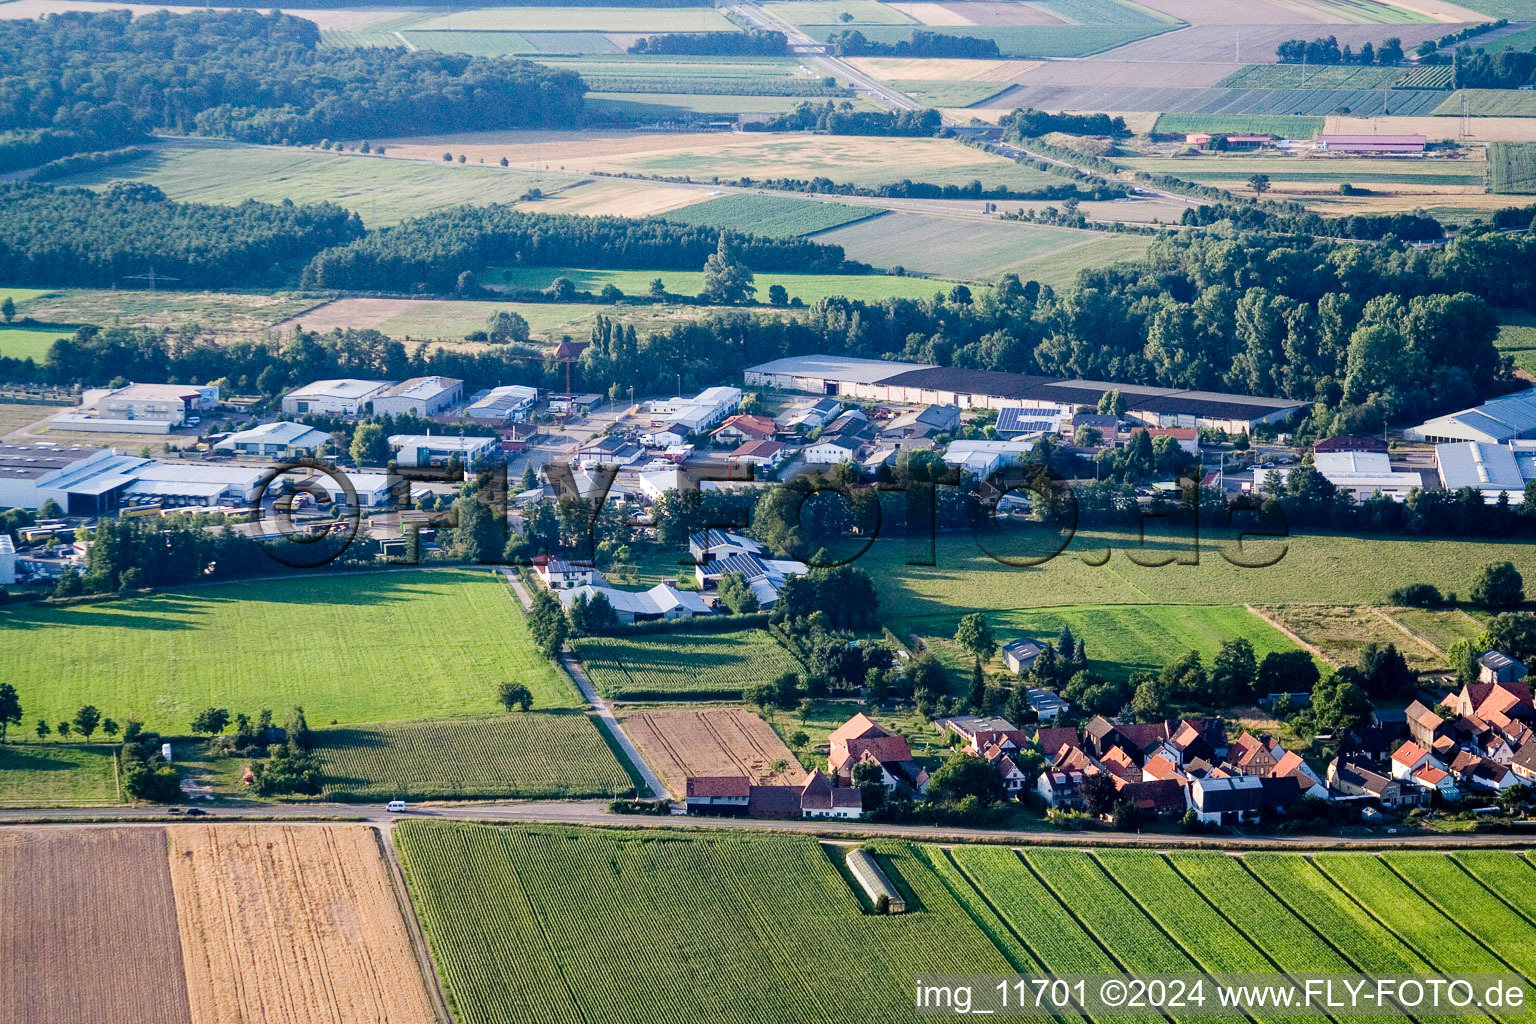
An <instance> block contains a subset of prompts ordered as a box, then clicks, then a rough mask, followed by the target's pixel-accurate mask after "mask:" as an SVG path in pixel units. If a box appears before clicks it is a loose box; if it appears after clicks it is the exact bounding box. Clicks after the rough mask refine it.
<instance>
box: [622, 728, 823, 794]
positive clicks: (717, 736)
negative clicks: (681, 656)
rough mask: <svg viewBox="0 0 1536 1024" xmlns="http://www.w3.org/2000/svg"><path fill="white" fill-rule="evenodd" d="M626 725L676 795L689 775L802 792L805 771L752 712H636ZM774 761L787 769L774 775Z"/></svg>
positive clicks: (631, 737)
mask: <svg viewBox="0 0 1536 1024" xmlns="http://www.w3.org/2000/svg"><path fill="white" fill-rule="evenodd" d="M622 721H623V724H624V731H625V732H627V733H629V738H630V739H632V740H634V741H635V745H636V746H637V747H639V748H640V753H641V754H642V755H643V756H644V757H645V759H646V760H647V761H649V762H650V764H651V767H652V768H655V769H656V773H657V774H658V775H660V776H661V779H662V781H663V782H665V783H666V784H667V788H668V789H670V790H672V792H674V793H681V792H682V791H683V787H684V780H685V779H687V777H688V776H690V775H745V776H747V777H748V778H749V779H751V780H752V782H753V784H755V785H787V786H798V785H800V784H801V783H803V782H804V781H805V770H804V769H802V768H801V767H800V762H799V761H797V760H796V759H795V755H794V754H793V753H792V752H791V751H790V749H789V748H788V747H786V746H785V745H784V741H783V740H781V739H779V736H778V733H776V732H774V731H773V727H772V726H770V725H769V724H768V723H767V722H765V721H763V720H762V719H761V718H759V717H757V716H756V715H754V714H752V713H751V712H750V711H744V710H742V709H740V708H708V709H705V710H702V711H636V712H632V713H630V714H626V715H624V716H623V718H622ZM775 761H785V762H787V763H788V767H787V768H786V769H785V770H784V771H783V772H779V773H775V772H774V770H773V764H774V762H775Z"/></svg>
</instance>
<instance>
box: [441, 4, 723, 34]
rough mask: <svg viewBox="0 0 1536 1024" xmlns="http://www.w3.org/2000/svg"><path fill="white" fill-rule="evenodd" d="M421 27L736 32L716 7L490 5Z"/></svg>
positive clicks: (529, 30) (494, 30)
mask: <svg viewBox="0 0 1536 1024" xmlns="http://www.w3.org/2000/svg"><path fill="white" fill-rule="evenodd" d="M411 27H412V28H413V29H415V30H417V31H436V30H442V31H460V32H465V31H473V32H498V31H499V32H507V31H512V32H735V31H738V30H737V28H736V26H735V25H733V24H731V23H730V22H729V21H727V20H726V18H725V16H724V15H722V14H721V13H720V12H718V11H716V10H715V9H714V8H713V7H644V6H640V5H635V6H632V7H559V6H549V7H524V6H522V5H518V6H515V7H489V8H479V9H471V10H461V11H454V12H452V13H450V14H442V15H438V16H435V17H428V18H426V19H424V20H422V21H418V22H416V23H415V24H413V25H412V26H411Z"/></svg>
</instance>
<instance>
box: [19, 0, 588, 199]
mask: <svg viewBox="0 0 1536 1024" xmlns="http://www.w3.org/2000/svg"><path fill="white" fill-rule="evenodd" d="M0 51H3V52H4V53H5V54H6V55H7V64H6V68H5V71H4V73H3V77H0V124H3V125H5V126H6V127H7V128H10V129H13V131H12V132H11V133H8V134H7V135H4V136H0V169H3V170H12V169H14V168H16V167H20V166H26V165H27V164H26V163H25V162H23V161H30V162H32V163H37V162H41V161H40V160H39V159H38V157H39V156H41V158H42V159H43V160H47V159H52V158H54V157H60V156H64V155H66V153H67V152H78V151H82V150H86V149H110V148H114V147H116V146H122V145H126V144H129V143H132V142H136V141H139V140H140V139H141V138H142V137H143V135H144V133H145V131H147V130H150V129H164V130H167V131H171V132H174V133H176V134H194V133H195V134H203V135H224V136H231V137H234V138H240V139H248V140H251V141H255V142H264V143H278V142H287V141H292V142H319V141H321V140H322V139H328V138H335V137H338V136H341V137H353V138H359V137H360V138H369V137H378V136H388V135H399V134H406V133H410V132H426V131H431V132H463V131H480V130H486V129H492V128H510V127H524V126H559V127H570V126H573V125H575V124H577V123H579V122H580V119H581V116H582V104H583V95H584V93H585V90H586V86H585V85H584V84H583V82H582V80H581V78H580V76H578V75H576V74H575V73H573V72H569V71H559V70H555V69H552V68H548V67H545V66H542V65H539V64H535V63H532V62H530V61H522V60H510V59H505V58H484V57H469V56H464V55H460V54H447V53H437V52H434V51H428V50H421V51H418V50H406V49H396V50H390V49H379V48H374V47H368V48H359V49H332V48H322V47H321V46H320V30H319V27H318V26H317V25H316V24H315V23H314V22H312V21H306V20H303V19H300V18H295V17H291V16H289V15H285V14H281V13H278V12H276V11H274V12H272V13H270V14H258V13H256V12H253V11H196V12H192V13H190V14H188V15H187V16H186V17H182V16H181V15H180V14H171V13H168V12H164V11H157V12H150V13H148V14H145V15H144V16H143V17H133V16H132V14H131V13H130V12H128V11H107V12H104V13H99V14H95V13H80V12H67V13H62V14H60V15H58V16H56V17H54V16H50V17H47V18H40V19H31V20H27V19H16V20H12V21H7V22H6V23H5V24H3V25H0ZM13 149H14V150H15V152H14V153H13V152H11V151H12V150H13ZM50 150H51V151H50Z"/></svg>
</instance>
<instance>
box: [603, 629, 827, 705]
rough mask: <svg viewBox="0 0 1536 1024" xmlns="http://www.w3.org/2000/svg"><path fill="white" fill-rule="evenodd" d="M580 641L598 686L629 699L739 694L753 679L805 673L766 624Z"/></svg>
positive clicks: (735, 696) (733, 697) (609, 694)
mask: <svg viewBox="0 0 1536 1024" xmlns="http://www.w3.org/2000/svg"><path fill="white" fill-rule="evenodd" d="M574 646H575V650H576V655H577V657H579V658H580V659H581V662H582V665H583V667H584V668H585V669H586V670H587V675H588V676H589V677H591V679H592V682H593V684H594V685H596V686H597V688H598V690H599V691H601V692H602V694H603V695H604V696H606V697H617V698H620V699H624V700H705V699H731V700H736V699H740V697H741V691H742V690H743V689H744V688H745V687H746V686H748V685H749V684H752V683H760V682H769V681H772V680H774V679H776V678H778V677H779V676H780V675H782V674H784V673H785V672H794V673H797V674H801V675H803V674H804V673H805V668H804V667H803V666H802V665H801V664H800V662H799V661H798V660H797V659H796V658H795V657H794V655H792V654H790V653H789V652H788V651H787V650H785V649H784V648H783V647H782V646H781V645H780V644H779V643H778V641H776V640H775V639H774V638H773V635H772V634H771V633H769V632H768V631H767V630H766V629H762V628H751V629H738V630H730V631H721V630H710V629H700V630H695V631H692V632H690V631H686V630H679V631H676V632H667V633H636V634H632V635H620V636H593V637H583V638H581V639H579V640H577V641H575V642H574Z"/></svg>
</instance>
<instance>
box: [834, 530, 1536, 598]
mask: <svg viewBox="0 0 1536 1024" xmlns="http://www.w3.org/2000/svg"><path fill="white" fill-rule="evenodd" d="M1155 531H1156V527H1155V523H1153V524H1149V526H1148V534H1149V536H1148V541H1147V550H1146V551H1145V552H1135V553H1136V554H1137V557H1138V558H1141V559H1142V560H1143V561H1149V560H1152V559H1153V558H1154V557H1157V558H1162V557H1167V556H1168V555H1170V554H1175V555H1178V556H1179V557H1184V558H1189V557H1191V556H1192V555H1193V553H1194V552H1193V550H1192V545H1191V544H1190V543H1189V542H1188V540H1187V539H1185V540H1181V541H1178V542H1177V543H1175V542H1174V541H1173V540H1171V539H1166V538H1165V539H1159V538H1158V535H1157V534H1156V532H1155ZM988 545H989V547H990V548H991V549H992V550H995V551H996V552H997V553H998V554H999V556H1000V557H1002V558H1006V559H1009V560H1011V561H1013V562H1017V561H1019V560H1021V559H1022V558H1024V557H1040V556H1041V555H1043V554H1045V553H1047V550H1048V549H1047V547H1046V546H1045V545H1043V544H1042V543H1040V542H1038V541H1024V540H1018V541H1011V542H1006V543H1005V542H1001V541H990V540H989V541H988ZM1230 545H1231V541H1230V539H1229V538H1218V537H1217V536H1216V534H1215V531H1214V529H1213V528H1211V527H1206V530H1205V536H1204V538H1203V544H1202V547H1201V550H1200V552H1199V557H1200V562H1199V564H1198V565H1180V564H1170V565H1165V566H1161V567H1147V566H1141V565H1136V564H1134V563H1133V562H1132V561H1131V560H1130V553H1131V552H1134V551H1135V545H1134V543H1133V542H1132V538H1131V537H1128V536H1124V535H1121V534H1119V533H1108V532H1094V531H1087V530H1084V531H1081V532H1079V534H1078V535H1077V536H1076V537H1075V538H1074V540H1073V541H1072V544H1071V545H1070V546H1069V547H1068V548H1067V550H1066V551H1065V552H1064V553H1063V554H1061V555H1058V556H1057V557H1055V558H1052V559H1050V560H1049V561H1046V562H1045V563H1044V564H1042V565H1039V566H1035V567H1026V566H1018V565H1014V564H1006V563H1005V562H1003V561H998V560H996V559H994V558H992V557H989V556H988V555H987V554H986V553H984V552H983V551H982V550H981V549H979V548H978V546H977V544H976V542H975V541H974V540H972V539H971V538H970V537H967V536H964V535H941V536H940V537H939V539H938V542H937V544H936V548H937V551H936V561H937V563H938V564H937V565H936V566H924V565H909V564H907V563H908V562H910V561H919V560H923V559H926V558H929V557H930V555H929V552H928V549H927V545H926V544H918V543H913V542H911V541H908V540H904V539H902V538H895V537H891V538H884V537H882V538H880V539H878V540H877V541H876V542H875V543H874V545H873V546H872V547H871V548H870V551H869V553H868V554H866V555H864V556H863V557H862V558H860V559H858V560H857V561H856V562H855V563H854V564H855V565H857V566H859V567H860V568H862V569H864V570H865V571H866V572H868V573H869V574H870V576H871V577H872V578H873V580H874V583H875V587H876V589H877V591H878V592H879V595H880V613H881V615H882V617H884V618H897V619H904V618H915V617H928V616H943V615H948V614H951V613H959V612H963V611H972V610H981V611H986V612H989V613H996V612H999V611H1001V610H1004V609H1039V608H1049V607H1053V606H1060V605H1067V606H1077V605H1129V604H1148V605H1171V604H1188V605H1211V604H1233V605H1241V604H1297V603H1309V602H1310V603H1326V604H1341V605H1343V604H1380V603H1383V602H1385V601H1386V599H1387V595H1388V594H1389V593H1390V592H1391V591H1393V590H1394V589H1396V588H1398V587H1400V586H1403V585H1404V584H1407V583H1422V582H1430V583H1434V584H1435V585H1436V586H1438V587H1440V588H1441V589H1442V590H1456V591H1459V592H1461V593H1463V594H1464V593H1466V591H1467V589H1468V588H1469V587H1470V586H1471V584H1472V577H1473V575H1474V574H1475V573H1476V572H1477V570H1478V569H1479V568H1480V567H1481V566H1482V565H1484V564H1486V563H1488V562H1493V561H1500V562H1502V561H1512V562H1514V563H1515V565H1516V567H1518V568H1519V569H1520V570H1521V571H1522V572H1524V573H1525V574H1526V575H1527V576H1531V575H1532V574H1536V556H1533V553H1532V549H1531V548H1530V547H1529V546H1527V545H1524V544H1513V543H1500V542H1495V541H1462V540H1444V539H1439V538H1431V537H1424V538H1404V537H1352V536H1320V535H1316V534H1302V533H1298V534H1296V535H1294V536H1292V537H1290V538H1288V539H1286V540H1282V541H1267V540H1259V539H1256V538H1255V539H1251V540H1249V541H1248V542H1247V543H1246V545H1245V548H1246V551H1247V552H1248V554H1247V555H1245V556H1244V557H1243V560H1244V561H1248V562H1250V563H1252V562H1258V561H1262V560H1264V559H1265V558H1273V557H1275V556H1276V555H1280V557H1279V560H1278V561H1277V562H1275V564H1273V565H1269V566H1267V567H1264V568H1240V567H1238V566H1235V565H1232V564H1230V563H1229V562H1228V561H1226V560H1225V559H1223V558H1222V557H1220V555H1219V553H1218V549H1219V548H1221V547H1227V548H1230ZM1106 546H1108V547H1110V548H1111V549H1112V554H1110V556H1109V560H1108V562H1106V563H1104V564H1102V565H1091V564H1089V563H1088V561H1085V557H1086V558H1088V559H1091V560H1093V561H1099V560H1101V559H1102V558H1103V555H1104V550H1105V547H1106ZM1281 552H1283V554H1281ZM1234 557H1235V556H1234Z"/></svg>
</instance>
